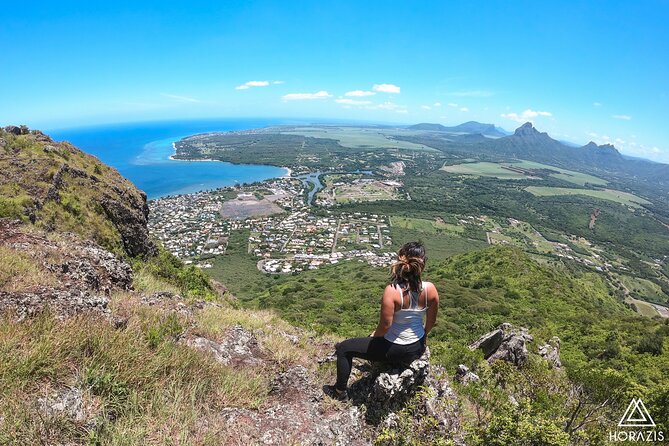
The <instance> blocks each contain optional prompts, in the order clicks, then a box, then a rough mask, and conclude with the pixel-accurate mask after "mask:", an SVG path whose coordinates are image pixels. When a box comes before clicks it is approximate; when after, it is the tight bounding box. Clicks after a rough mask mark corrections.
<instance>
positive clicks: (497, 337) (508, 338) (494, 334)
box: [469, 323, 534, 365]
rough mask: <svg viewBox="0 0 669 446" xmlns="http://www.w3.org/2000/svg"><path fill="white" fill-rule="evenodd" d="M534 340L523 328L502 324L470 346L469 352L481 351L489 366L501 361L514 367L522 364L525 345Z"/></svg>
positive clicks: (525, 349)
mask: <svg viewBox="0 0 669 446" xmlns="http://www.w3.org/2000/svg"><path fill="white" fill-rule="evenodd" d="M533 340H534V339H533V338H532V336H531V335H530V334H529V333H528V331H527V329H526V328H524V327H520V328H516V327H514V326H513V325H511V324H509V323H503V324H501V325H500V326H499V327H497V328H496V329H495V330H493V331H491V332H490V333H486V334H484V335H483V336H481V337H480V338H479V339H478V340H477V341H476V342H474V343H473V344H471V345H470V346H469V348H470V349H471V350H476V349H481V350H482V351H483V355H484V356H485V359H487V360H488V363H489V364H492V363H493V362H495V361H497V360H498V359H502V360H504V361H507V362H510V363H512V364H515V365H521V364H524V363H525V362H526V361H527V358H528V355H529V353H528V351H527V345H526V344H527V343H528V342H532V341H533Z"/></svg>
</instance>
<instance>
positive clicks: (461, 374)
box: [455, 364, 481, 386]
mask: <svg viewBox="0 0 669 446" xmlns="http://www.w3.org/2000/svg"><path fill="white" fill-rule="evenodd" d="M455 380H456V381H457V382H459V383H460V384H464V385H465V386H466V385H468V384H471V383H475V382H479V381H480V380H481V378H479V376H478V375H477V374H476V373H474V372H472V371H471V370H469V367H467V366H466V365H464V364H460V365H459V366H458V368H457V369H455Z"/></svg>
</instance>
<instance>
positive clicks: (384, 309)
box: [372, 285, 397, 336]
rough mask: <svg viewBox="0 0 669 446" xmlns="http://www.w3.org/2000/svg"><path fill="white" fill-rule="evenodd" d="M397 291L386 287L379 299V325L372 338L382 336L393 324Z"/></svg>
mask: <svg viewBox="0 0 669 446" xmlns="http://www.w3.org/2000/svg"><path fill="white" fill-rule="evenodd" d="M396 296H397V290H396V289H395V288H393V287H392V286H390V285H388V286H387V287H386V289H385V291H384V292H383V297H381V315H380V317H379V324H378V325H377V326H376V330H374V332H373V333H372V336H383V335H384V334H386V332H387V331H388V329H389V328H390V326H391V325H392V323H393V314H395V297H396Z"/></svg>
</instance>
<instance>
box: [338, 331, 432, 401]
mask: <svg viewBox="0 0 669 446" xmlns="http://www.w3.org/2000/svg"><path fill="white" fill-rule="evenodd" d="M336 348H337V384H335V386H336V387H337V389H339V390H345V389H346V385H347V384H348V377H349V376H350V375H351V367H352V365H353V358H362V359H367V360H369V361H386V362H391V363H410V362H411V361H413V360H414V359H417V358H420V357H421V356H422V354H423V352H424V351H425V336H423V337H422V338H421V339H420V340H419V341H416V342H414V343H413V344H407V345H400V344H393V343H392V342H390V341H388V340H386V339H385V338H384V337H382V336H375V337H371V336H369V337H366V338H352V339H347V340H345V341H342V342H340V343H339V344H337V346H336Z"/></svg>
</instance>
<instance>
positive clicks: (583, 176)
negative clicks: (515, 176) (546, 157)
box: [511, 160, 608, 186]
mask: <svg viewBox="0 0 669 446" xmlns="http://www.w3.org/2000/svg"><path fill="white" fill-rule="evenodd" d="M511 165H512V166H517V167H524V168H527V169H552V170H558V171H560V173H553V174H551V175H550V176H552V177H554V178H559V179H561V180H564V181H568V182H570V183H574V184H578V185H579V186H585V185H586V183H589V184H595V185H597V186H604V185H606V184H608V181H606V180H603V179H601V178H598V177H595V176H592V175H588V174H587V173H581V172H576V171H573V170H567V169H563V168H561V167H560V168H558V167H555V166H549V165H548V164H541V163H535V162H534V161H526V160H520V161H519V162H517V163H512V164H511Z"/></svg>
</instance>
